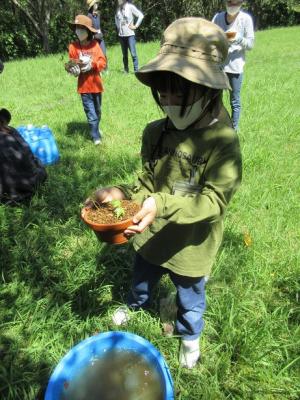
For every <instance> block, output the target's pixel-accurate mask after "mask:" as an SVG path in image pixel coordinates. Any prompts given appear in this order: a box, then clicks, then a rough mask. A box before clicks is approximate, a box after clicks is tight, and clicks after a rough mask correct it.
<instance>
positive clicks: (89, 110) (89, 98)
mask: <svg viewBox="0 0 300 400" xmlns="http://www.w3.org/2000/svg"><path fill="white" fill-rule="evenodd" d="M81 100H82V105H83V109H84V112H85V114H86V117H87V120H88V124H89V127H90V135H91V137H92V139H93V140H94V142H95V141H97V140H100V135H99V130H98V128H99V119H98V115H97V114H96V110H95V105H94V98H93V93H81Z"/></svg>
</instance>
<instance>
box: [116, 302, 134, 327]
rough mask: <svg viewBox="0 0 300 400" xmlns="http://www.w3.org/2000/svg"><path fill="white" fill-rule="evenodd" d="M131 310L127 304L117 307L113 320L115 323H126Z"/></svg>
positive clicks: (118, 324)
mask: <svg viewBox="0 0 300 400" xmlns="http://www.w3.org/2000/svg"><path fill="white" fill-rule="evenodd" d="M129 319H130V317H129V310H128V308H127V307H126V306H121V307H119V308H117V309H116V311H115V312H114V313H113V315H112V321H113V323H114V324H115V325H117V326H120V325H125V324H127V322H128V321H129Z"/></svg>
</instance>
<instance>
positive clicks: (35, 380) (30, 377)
mask: <svg viewBox="0 0 300 400" xmlns="http://www.w3.org/2000/svg"><path fill="white" fill-rule="evenodd" d="M23 346H24V338H23V339H22V343H20V342H18V341H17V340H16V339H13V338H12V337H9V336H7V335H2V334H1V335H0V358H1V384H0V396H1V399H25V398H28V399H29V398H30V399H32V400H44V395H45V391H46V387H47V382H48V379H49V370H50V369H51V368H52V366H51V365H50V364H49V363H48V362H47V361H46V360H47V354H46V351H44V357H43V355H42V354H41V357H40V359H43V361H40V362H36V361H33V359H32V358H31V357H29V356H28V355H25V353H24V352H22V350H21V351H20V348H22V347H23ZM29 382H31V383H32V385H31V386H29V385H28V383H29ZM29 387H30V390H31V392H35V395H34V397H32V396H30V397H29V393H28V392H29ZM35 388H36V389H35ZM26 390H27V395H28V397H26V395H24V393H26Z"/></svg>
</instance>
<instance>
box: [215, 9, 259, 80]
mask: <svg viewBox="0 0 300 400" xmlns="http://www.w3.org/2000/svg"><path fill="white" fill-rule="evenodd" d="M212 21H213V22H214V23H215V24H217V25H218V26H219V27H220V28H222V29H223V30H224V31H225V32H226V31H234V32H238V33H239V34H240V35H241V36H242V37H243V41H242V43H241V44H235V43H231V44H230V46H229V50H228V57H227V59H226V61H225V63H224V71H225V72H229V73H232V74H241V73H242V72H243V70H244V65H245V55H246V50H251V49H252V47H253V46H254V28H253V21H252V18H251V16H250V15H249V14H247V13H245V12H244V11H240V12H239V13H238V15H237V17H236V18H235V20H234V21H233V22H232V23H231V24H227V22H226V12H225V11H222V12H220V13H218V14H216V15H215V16H214V17H213V20H212Z"/></svg>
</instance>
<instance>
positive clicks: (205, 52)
mask: <svg viewBox="0 0 300 400" xmlns="http://www.w3.org/2000/svg"><path fill="white" fill-rule="evenodd" d="M228 46H229V44H228V40H227V38H226V35H225V33H224V32H223V30H222V29H221V28H219V27H218V26H217V25H216V24H214V23H213V22H210V21H207V20H206V19H203V18H196V17H190V18H181V19H178V20H176V21H174V22H173V23H172V24H171V25H169V26H168V28H167V29H166V30H165V31H164V34H163V37H162V40H161V48H160V50H159V53H158V56H157V57H155V58H154V59H153V60H151V61H149V62H148V63H147V64H146V65H145V66H143V67H142V68H140V69H139V70H138V71H137V72H136V77H137V78H138V79H139V80H140V81H141V82H142V83H143V84H144V85H147V86H151V75H152V73H153V72H158V71H169V72H174V73H175V74H177V75H180V76H181V77H183V78H185V79H187V80H189V81H191V82H194V83H198V84H200V85H204V86H208V87H210V88H214V89H230V84H229V81H228V78H227V75H226V73H225V72H224V71H223V69H222V64H223V63H224V61H225V59H226V57H227V53H228Z"/></svg>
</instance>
